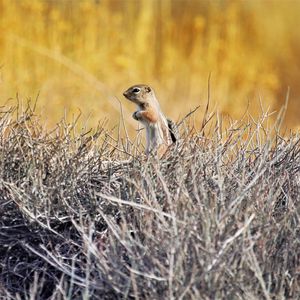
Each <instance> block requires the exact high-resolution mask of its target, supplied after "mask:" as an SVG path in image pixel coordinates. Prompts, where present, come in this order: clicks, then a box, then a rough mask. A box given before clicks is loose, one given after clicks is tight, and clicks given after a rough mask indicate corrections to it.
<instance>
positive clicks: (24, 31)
mask: <svg viewBox="0 0 300 300" xmlns="http://www.w3.org/2000/svg"><path fill="white" fill-rule="evenodd" d="M299 11H300V1H296V0H295V1H289V0H287V1H270V0H268V1H217V0H216V1H171V0H163V1H159V0H150V1H149V0H130V1H125V0H124V1H123V0H120V1H113V0H101V1H96V0H95V1H93V0H86V1H85V0H82V1H79V0H78V1H77V0H74V1H72V0H67V1H60V0H53V1H39V0H35V1H27V0H9V1H5V0H0V66H1V65H2V68H1V69H0V72H1V83H0V96H1V102H2V103H3V102H4V101H6V100H7V99H8V98H10V97H15V95H16V92H18V93H19V95H20V97H21V98H26V97H34V96H35V95H36V94H37V93H38V91H40V95H41V99H40V101H39V103H38V110H42V115H43V117H44V119H47V122H48V123H50V124H53V123H54V124H55V123H56V122H57V121H58V119H59V118H60V117H61V115H62V111H63V108H64V107H66V108H67V111H68V113H70V112H75V113H76V114H77V113H78V110H80V111H82V112H83V113H84V116H85V118H86V119H87V118H88V117H89V120H90V124H91V125H95V124H96V123H97V122H98V120H99V119H101V118H104V117H107V118H109V119H110V122H111V124H113V125H114V124H115V123H116V120H118V117H119V109H118V107H119V103H118V102H117V101H116V100H115V99H114V96H117V97H121V92H122V91H123V90H124V89H125V88H127V87H128V86H129V85H132V84H134V83H139V82H142V83H148V84H150V85H152V86H154V88H156V90H157V91H158V93H159V95H160V98H161V101H162V103H163V107H164V109H165V111H166V112H167V113H168V115H169V116H170V117H172V118H173V119H175V120H176V119H178V118H180V116H182V115H183V112H184V113H185V112H188V110H189V109H190V108H192V107H195V106H196V105H198V104H204V102H205V95H206V93H207V78H208V76H209V73H210V72H211V73H212V81H211V85H212V87H213V88H212V97H211V98H212V101H214V102H215V103H217V105H218V107H219V108H220V109H221V110H222V111H224V112H227V113H230V115H231V116H233V117H238V116H240V115H241V114H242V113H243V112H244V111H245V109H246V107H247V105H248V101H250V103H251V104H250V109H251V110H252V111H253V112H254V111H255V110H256V109H257V108H258V105H257V103H258V99H259V97H262V99H263V102H264V104H265V106H269V105H270V106H271V107H272V108H278V107H280V106H281V104H282V103H283V102H284V98H285V94H286V91H287V87H288V86H290V87H291V96H290V105H289V110H288V112H287V114H288V118H287V119H286V121H287V122H288V125H289V126H297V125H299V123H298V120H299V118H298V115H299V107H300V105H299V98H300V87H299V86H300V85H299V78H300V71H299V68H298V67H297V66H298V65H299V63H300V62H299V55H298V53H299V51H300V37H299V35H300V33H299V30H298V29H299V26H300V18H299ZM122 100H123V99H122ZM90 113H92V115H91V116H90V115H89V114H90ZM127 115H128V116H130V114H126V116H125V117H126V118H127ZM70 116H72V114H71V113H70ZM197 116H198V115H197ZM127 121H129V120H128V119H127Z"/></svg>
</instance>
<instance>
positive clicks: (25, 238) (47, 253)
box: [0, 107, 300, 299]
mask: <svg viewBox="0 0 300 300" xmlns="http://www.w3.org/2000/svg"><path fill="white" fill-rule="evenodd" d="M5 109H7V111H6V112H5V111H4V110H5ZM208 115H209V112H208V113H207V114H206V115H205V116H204V118H203V119H204V120H207V122H204V123H203V124H204V125H203V127H204V128H202V129H201V130H200V131H195V129H193V123H192V121H191V119H189V118H187V119H185V120H184V122H183V123H182V125H181V134H182V140H181V141H180V143H179V144H178V145H177V146H176V147H174V148H172V149H170V151H169V153H168V155H167V156H166V157H165V158H164V159H162V160H161V161H157V160H156V159H155V158H150V159H148V160H145V159H144V158H143V156H142V155H141V154H139V153H138V151H139V150H140V149H141V145H139V143H140V139H137V141H134V142H132V141H130V140H128V139H125V140H124V139H123V140H122V139H121V138H118V137H117V138H115V136H118V134H117V132H118V130H117V132H115V133H113V132H111V131H109V130H107V129H106V127H105V125H103V126H99V128H98V129H97V130H96V131H95V132H91V131H90V132H81V131H79V132H78V128H77V127H78V126H77V125H76V124H75V123H72V124H68V123H66V121H64V120H63V121H62V122H61V123H59V124H58V126H57V128H55V129H54V130H53V131H46V130H45V129H43V128H42V127H43V124H42V123H41V122H40V120H39V118H38V117H36V116H34V112H33V111H32V109H31V108H30V107H28V108H27V109H26V110H25V111H23V112H22V111H21V109H19V108H18V107H17V108H10V109H8V108H5V107H3V108H2V113H1V117H0V134H1V142H0V155H1V164H2V165H1V177H0V257H1V260H0V283H1V284H0V294H1V297H2V299H295V298H296V297H298V295H299V292H300V277H299V276H300V273H299V272H300V257H299V254H300V240H299V221H300V220H299V213H300V204H299V203H300V198H299V195H300V190H299V188H300V186H299V182H300V168H299V166H300V145H299V137H298V136H295V135H292V134H291V135H290V136H288V137H285V138H284V137H281V136H280V134H279V131H278V130H279V128H278V127H279V125H280V122H281V118H282V115H281V116H279V118H278V120H277V123H275V124H274V123H271V124H269V125H268V113H267V112H263V111H262V114H261V117H260V118H259V119H257V120H254V119H252V118H251V116H250V115H248V114H245V116H244V118H243V120H241V121H231V123H230V122H228V124H229V125H226V126H225V125H224V124H223V121H222V118H221V117H220V116H217V115H213V116H212V117H211V118H209V116H208Z"/></svg>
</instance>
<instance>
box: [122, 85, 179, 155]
mask: <svg viewBox="0 0 300 300" xmlns="http://www.w3.org/2000/svg"><path fill="white" fill-rule="evenodd" d="M123 95H124V96H125V97H126V98H127V99H128V100H129V101H131V102H133V103H135V104H136V105H137V111H135V112H134V113H133V115H132V117H133V118H134V119H135V120H137V121H139V122H141V123H142V124H143V125H144V126H145V128H146V141H147V143H146V154H147V155H149V153H150V152H153V151H157V153H158V155H159V156H162V155H163V154H164V153H165V151H166V150H167V148H168V146H169V145H171V144H172V143H175V142H176V140H177V137H176V125H175V124H174V123H173V122H172V121H171V120H169V119H167V118H166V117H165V115H164V114H163V113H162V111H161V108H160V105H159V102H158V101H157V99H156V96H155V93H154V90H153V89H152V88H151V87H150V86H147V85H144V84H138V85H134V86H132V87H130V88H129V89H128V90H126V91H125V92H124V93H123Z"/></svg>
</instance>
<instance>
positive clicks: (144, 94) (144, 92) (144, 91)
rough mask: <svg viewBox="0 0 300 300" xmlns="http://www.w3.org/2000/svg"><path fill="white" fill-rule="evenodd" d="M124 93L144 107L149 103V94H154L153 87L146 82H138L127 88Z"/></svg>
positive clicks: (130, 99)
mask: <svg viewBox="0 0 300 300" xmlns="http://www.w3.org/2000/svg"><path fill="white" fill-rule="evenodd" d="M123 95H124V96H125V97H126V98H127V99H128V100H129V101H131V102H133V103H135V104H137V105H138V106H141V107H144V106H147V105H148V104H149V103H148V102H149V95H151V96H152V95H154V91H153V89H152V88H151V87H150V86H148V85H145V84H137V85H134V86H132V87H130V88H129V89H127V90H126V91H125V92H124V93H123Z"/></svg>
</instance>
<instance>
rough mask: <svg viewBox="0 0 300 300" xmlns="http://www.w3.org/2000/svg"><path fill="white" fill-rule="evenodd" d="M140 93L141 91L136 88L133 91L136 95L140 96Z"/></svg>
mask: <svg viewBox="0 0 300 300" xmlns="http://www.w3.org/2000/svg"><path fill="white" fill-rule="evenodd" d="M140 91H141V89H140V88H138V87H135V88H134V89H133V90H132V92H133V93H135V94H138V93H139V92H140Z"/></svg>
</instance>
